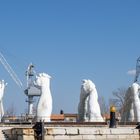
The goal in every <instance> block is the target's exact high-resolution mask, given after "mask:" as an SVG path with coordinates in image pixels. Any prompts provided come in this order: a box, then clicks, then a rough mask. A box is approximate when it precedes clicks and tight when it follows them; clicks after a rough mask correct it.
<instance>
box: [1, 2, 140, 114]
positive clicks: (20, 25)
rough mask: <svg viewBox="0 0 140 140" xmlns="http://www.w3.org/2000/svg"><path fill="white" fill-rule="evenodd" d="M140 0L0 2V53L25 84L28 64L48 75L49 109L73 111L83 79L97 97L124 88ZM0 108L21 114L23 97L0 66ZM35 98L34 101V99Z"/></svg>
mask: <svg viewBox="0 0 140 140" xmlns="http://www.w3.org/2000/svg"><path fill="white" fill-rule="evenodd" d="M139 7H140V1H138V0H133V1H132V0H131V1H130V0H123V1H122V0H113V1H112V0H105V1H104V0H88V1H86V0H53V1H51V0H46V1H32V0H30V1H26V0H24V1H14V0H13V1H0V51H1V52H2V53H3V55H4V56H5V58H6V59H7V61H8V62H9V64H10V65H11V66H12V67H13V69H14V71H15V72H16V73H17V75H18V76H19V78H20V79H21V80H22V82H23V83H24V85H25V84H26V81H25V71H26V68H27V66H28V64H29V63H30V62H32V63H33V64H34V65H35V66H36V71H37V72H38V73H39V72H46V73H48V74H49V75H51V76H52V80H51V90H52V96H53V113H59V111H60V109H63V110H64V112H66V113H75V112H77V105H78V102H79V94H80V85H81V80H82V79H86V78H87V79H91V80H92V81H93V82H94V83H95V85H96V87H97V91H98V94H99V96H103V97H104V98H105V99H106V100H108V99H109V98H110V97H111V95H112V91H114V90H116V89H117V88H119V87H128V86H129V85H130V84H131V83H132V82H133V80H134V76H132V75H128V74H127V72H128V71H129V70H133V69H135V63H136V59H137V58H138V57H139V56H140V8H139ZM0 79H5V81H6V82H7V83H8V86H7V87H6V90H5V95H4V100H3V102H4V108H5V109H7V108H9V107H10V106H11V105H12V104H14V106H15V108H16V111H17V112H18V113H19V114H20V113H24V112H25V110H26V108H27V103H26V102H25V99H26V96H25V95H24V93H23V91H22V90H21V89H19V87H18V86H17V85H16V84H15V83H14V82H13V80H12V79H11V78H10V76H9V74H8V73H7V71H5V69H4V68H3V66H2V65H0ZM36 101H37V99H36Z"/></svg>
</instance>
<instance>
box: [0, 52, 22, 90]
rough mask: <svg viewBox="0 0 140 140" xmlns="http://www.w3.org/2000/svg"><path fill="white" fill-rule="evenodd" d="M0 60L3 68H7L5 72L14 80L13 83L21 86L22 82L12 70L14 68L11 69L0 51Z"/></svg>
mask: <svg viewBox="0 0 140 140" xmlns="http://www.w3.org/2000/svg"><path fill="white" fill-rule="evenodd" d="M0 62H1V63H2V65H3V66H4V68H5V69H6V70H7V72H8V73H9V75H10V76H11V78H12V79H13V80H14V81H15V83H16V84H17V85H18V86H19V87H20V88H23V84H22V82H21V81H20V79H19V78H18V76H17V75H16V73H15V72H14V70H13V69H12V67H11V66H10V65H9V64H8V62H7V60H6V59H5V57H4V56H3V54H2V53H1V52H0Z"/></svg>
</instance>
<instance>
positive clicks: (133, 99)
mask: <svg viewBox="0 0 140 140" xmlns="http://www.w3.org/2000/svg"><path fill="white" fill-rule="evenodd" d="M139 96H140V85H139V84H138V83H133V84H132V86H131V87H129V88H128V90H127V93H126V96H125V102H124V107H123V112H122V116H121V121H123V122H127V121H128V122H140V97H139Z"/></svg>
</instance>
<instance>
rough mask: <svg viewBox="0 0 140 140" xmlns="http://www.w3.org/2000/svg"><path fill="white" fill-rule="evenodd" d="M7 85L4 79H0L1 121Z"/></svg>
mask: <svg viewBox="0 0 140 140" xmlns="http://www.w3.org/2000/svg"><path fill="white" fill-rule="evenodd" d="M6 85H7V83H5V82H4V80H2V81H0V122H1V119H2V117H3V116H4V109H3V103H2V99H3V95H4V89H5V86H6Z"/></svg>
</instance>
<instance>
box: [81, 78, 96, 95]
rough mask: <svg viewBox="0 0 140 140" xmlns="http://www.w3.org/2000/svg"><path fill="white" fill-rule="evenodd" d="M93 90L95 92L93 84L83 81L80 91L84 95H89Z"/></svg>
mask: <svg viewBox="0 0 140 140" xmlns="http://www.w3.org/2000/svg"><path fill="white" fill-rule="evenodd" d="M93 90H95V84H94V83H93V82H92V81H91V80H85V79H84V80H83V83H82V86H81V91H83V92H86V93H91V92H92V91H93Z"/></svg>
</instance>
